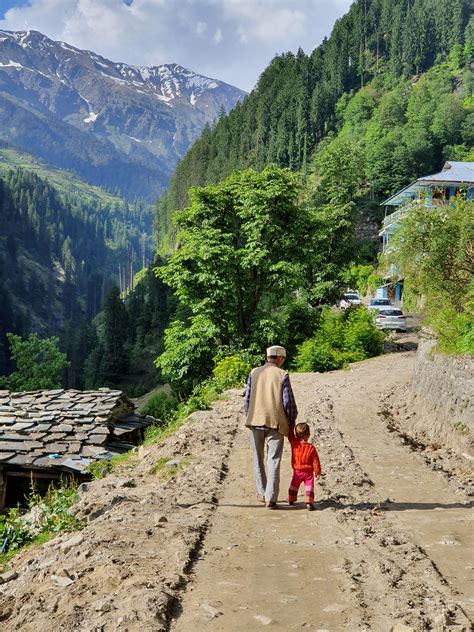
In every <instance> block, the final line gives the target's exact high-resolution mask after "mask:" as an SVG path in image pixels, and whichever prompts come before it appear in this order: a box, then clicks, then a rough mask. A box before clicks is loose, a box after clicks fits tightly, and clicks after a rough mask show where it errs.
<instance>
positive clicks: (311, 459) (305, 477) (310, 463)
mask: <svg viewBox="0 0 474 632" xmlns="http://www.w3.org/2000/svg"><path fill="white" fill-rule="evenodd" d="M309 435H310V432H309V426H308V424H305V423H300V424H296V426H295V427H294V429H293V428H290V433H289V435H288V439H289V441H290V445H291V467H292V468H293V478H292V479H291V483H290V488H289V490H288V502H289V503H290V505H294V503H295V501H296V498H297V496H298V489H299V487H300V485H301V483H304V486H305V489H306V507H307V508H308V511H313V510H314V504H313V503H314V476H316V478H319V476H320V474H321V464H320V463H319V456H318V452H317V450H316V448H315V447H314V445H312V444H311V443H308V439H309Z"/></svg>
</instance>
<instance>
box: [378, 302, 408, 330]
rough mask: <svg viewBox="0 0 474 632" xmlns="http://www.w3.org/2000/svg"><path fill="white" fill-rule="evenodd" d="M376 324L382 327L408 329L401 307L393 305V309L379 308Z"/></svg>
mask: <svg viewBox="0 0 474 632" xmlns="http://www.w3.org/2000/svg"><path fill="white" fill-rule="evenodd" d="M375 325H376V326H377V327H379V328H380V329H395V330H396V331H406V330H407V321H406V317H405V314H404V313H403V312H402V310H401V309H397V308H396V307H392V308H391V309H387V308H386V309H379V310H378V313H377V314H376V316H375Z"/></svg>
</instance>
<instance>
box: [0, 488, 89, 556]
mask: <svg viewBox="0 0 474 632" xmlns="http://www.w3.org/2000/svg"><path fill="white" fill-rule="evenodd" d="M76 498H77V484H76V483H75V482H74V481H71V480H68V481H66V482H63V483H62V484H61V485H60V486H59V487H55V486H54V485H50V487H49V489H48V491H47V493H46V495H45V496H44V497H41V496H40V495H39V494H38V492H37V490H36V489H35V486H34V483H33V482H32V483H31V493H30V496H29V498H28V511H32V510H35V511H36V512H37V513H38V518H37V521H36V524H35V525H29V524H28V523H26V522H25V521H24V518H23V513H24V512H22V510H21V509H20V508H19V507H15V508H12V509H9V510H8V512H7V513H6V514H4V515H1V516H0V541H1V543H2V545H3V553H0V567H1V568H2V569H4V568H5V567H6V565H7V563H8V561H9V560H10V559H11V558H12V557H14V556H15V555H16V554H17V553H18V552H19V551H21V550H23V549H24V548H25V547H28V546H33V545H39V544H44V543H45V542H47V541H48V540H51V539H52V538H55V537H56V536H57V535H58V534H59V533H64V532H68V531H77V530H79V529H82V527H83V526H84V523H83V522H82V521H81V520H78V519H77V518H75V517H74V516H72V515H71V514H70V513H69V509H70V507H71V506H72V505H73V503H74V502H75V500H76Z"/></svg>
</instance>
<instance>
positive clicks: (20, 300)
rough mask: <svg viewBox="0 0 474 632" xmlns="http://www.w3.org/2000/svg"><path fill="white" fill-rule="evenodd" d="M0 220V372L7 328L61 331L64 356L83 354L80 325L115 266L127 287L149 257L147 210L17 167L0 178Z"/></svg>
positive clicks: (45, 332)
mask: <svg viewBox="0 0 474 632" xmlns="http://www.w3.org/2000/svg"><path fill="white" fill-rule="evenodd" d="M0 222H1V225H2V231H1V236H0V294H1V299H2V300H1V325H0V373H3V372H5V371H6V370H8V369H9V368H10V367H9V360H8V353H7V350H6V349H5V333H6V332H13V333H16V334H26V333H28V332H30V331H34V332H36V333H39V334H42V335H51V334H57V333H61V334H62V337H63V344H64V345H65V347H66V348H67V349H68V351H69V352H70V356H71V358H72V356H74V354H75V353H76V352H80V353H82V354H83V355H84V356H85V354H86V353H87V345H86V344H85V342H84V339H83V338H84V336H86V333H85V330H84V331H83V330H82V329H81V327H82V326H84V327H85V328H86V325H87V323H88V322H89V321H90V320H91V319H92V318H93V317H94V316H95V315H96V314H97V313H98V311H99V310H100V309H101V306H102V303H103V300H104V297H105V295H106V293H107V291H108V290H109V289H110V287H111V285H112V282H113V281H114V280H115V279H116V278H117V277H118V276H119V271H120V273H121V274H120V277H121V281H122V283H123V286H124V287H125V286H126V287H128V286H129V285H130V284H131V279H132V278H133V275H134V274H135V270H137V269H139V268H140V267H142V265H143V259H144V258H145V256H150V252H151V244H150V243H148V245H147V241H148V242H149V241H150V240H149V239H148V240H146V239H145V238H146V236H147V235H148V236H149V235H150V233H151V223H152V213H151V212H150V210H149V209H148V208H147V207H146V206H137V205H129V204H128V203H126V202H123V201H122V200H120V199H119V198H116V199H115V200H114V199H113V198H110V199H109V200H108V201H104V200H103V199H100V198H94V197H93V196H87V195H85V194H80V193H79V192H78V191H77V190H76V191H74V190H71V191H69V192H68V191H63V192H61V193H60V192H59V191H58V190H57V189H56V188H55V187H53V186H52V185H51V184H50V183H49V182H47V181H46V180H43V179H41V178H39V177H38V176H37V175H35V174H34V173H32V172H29V171H25V170H21V169H18V170H11V171H9V172H7V173H6V174H5V175H3V176H2V177H0ZM81 336H82V339H81ZM81 363H83V359H82V361H80V360H79V361H78V362H76V363H75V364H81ZM75 364H73V367H72V370H73V371H74V366H75ZM72 382H73V383H74V379H72Z"/></svg>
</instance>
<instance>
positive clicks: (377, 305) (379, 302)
mask: <svg viewBox="0 0 474 632" xmlns="http://www.w3.org/2000/svg"><path fill="white" fill-rule="evenodd" d="M391 305H392V301H391V300H390V299H389V298H373V299H372V300H371V301H370V302H369V304H368V305H367V309H369V310H371V309H387V308H389V307H391Z"/></svg>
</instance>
